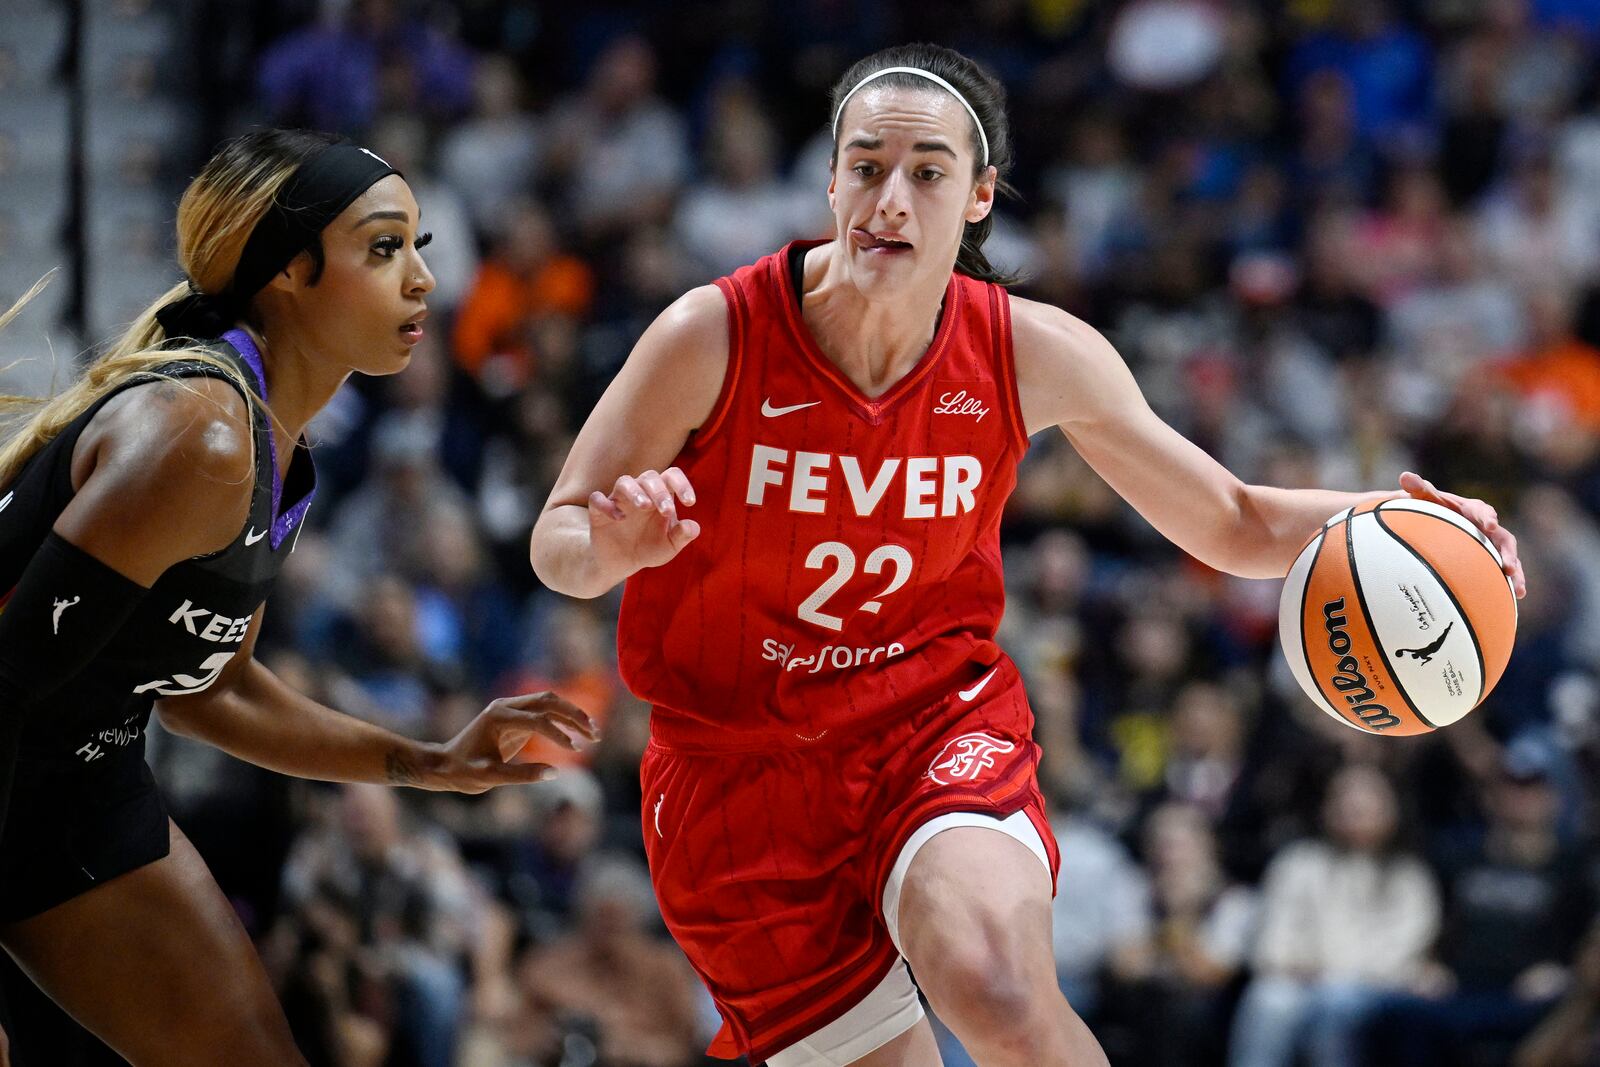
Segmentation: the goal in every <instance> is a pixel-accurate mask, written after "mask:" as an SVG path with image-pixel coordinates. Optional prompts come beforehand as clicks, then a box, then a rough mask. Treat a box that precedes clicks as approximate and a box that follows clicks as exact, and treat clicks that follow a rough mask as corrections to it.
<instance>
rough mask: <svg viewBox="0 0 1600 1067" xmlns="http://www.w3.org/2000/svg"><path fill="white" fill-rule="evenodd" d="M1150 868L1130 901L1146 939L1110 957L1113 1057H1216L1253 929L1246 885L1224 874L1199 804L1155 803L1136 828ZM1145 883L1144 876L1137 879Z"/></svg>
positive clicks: (1176, 1060) (1150, 1061)
mask: <svg viewBox="0 0 1600 1067" xmlns="http://www.w3.org/2000/svg"><path fill="white" fill-rule="evenodd" d="M1144 860H1145V866H1146V868H1147V869H1148V871H1149V876H1148V880H1147V881H1146V883H1145V887H1144V890H1143V892H1142V893H1140V894H1138V895H1137V897H1136V899H1139V900H1141V901H1143V902H1144V903H1145V904H1146V906H1147V907H1148V908H1149V914H1148V915H1147V916H1146V918H1145V920H1144V923H1143V926H1144V931H1145V937H1144V939H1143V940H1142V941H1140V942H1137V943H1135V944H1133V945H1131V946H1129V947H1128V948H1125V949H1124V950H1123V951H1122V952H1121V953H1119V954H1118V955H1116V956H1113V957H1112V959H1111V961H1110V964H1111V975H1112V977H1113V979H1114V981H1115V982H1116V983H1117V988H1118V994H1117V995H1116V996H1115V997H1114V998H1112V999H1114V1001H1115V1002H1116V1004H1117V1009H1116V1016H1115V1021H1114V1022H1113V1021H1110V1020H1108V1026H1109V1027H1110V1029H1111V1031H1112V1032H1113V1033H1116V1034H1117V1038H1116V1040H1117V1042H1118V1044H1119V1046H1120V1047H1119V1051H1120V1052H1121V1055H1119V1056H1118V1057H1117V1062H1118V1063H1126V1064H1129V1065H1132V1067H1144V1065H1148V1067H1186V1065H1195V1067H1199V1065H1202V1064H1213V1063H1218V1062H1220V1061H1221V1060H1222V1055H1223V1047H1224V1038H1225V1037H1226V1035H1227V1020H1228V1014H1229V1010H1230V1009H1231V1007H1232V993H1233V983H1234V980H1235V979H1236V978H1237V976H1238V975H1239V973H1240V971H1241V969H1242V968H1243V966H1244V964H1245V961H1246V957H1247V955H1248V952H1249V948H1250V944H1251V941H1252V940H1253V937H1254V934H1255V924H1256V910H1257V902H1256V896H1255V893H1254V891H1253V890H1250V889H1248V888H1245V887H1244V886H1241V885H1237V884H1234V883H1232V882H1230V881H1229V879H1228V877H1227V875H1226V874H1225V873H1224V871H1223V869H1222V863H1221V859H1220V856H1219V855H1218V852H1217V842H1216V838H1215V836H1214V835H1213V834H1212V831H1211V827H1210V825H1209V824H1208V823H1207V820H1206V817H1205V814H1204V813H1203V812H1202V811H1200V810H1199V809H1198V808H1194V807H1190V806H1187V805H1184V804H1179V803H1168V804H1163V805H1162V806H1161V807H1159V808H1157V809H1156V810H1155V811H1154V812H1152V813H1151V815H1150V817H1149V819H1148V820H1147V821H1146V823H1145V829H1144ZM1141 880H1143V879H1141Z"/></svg>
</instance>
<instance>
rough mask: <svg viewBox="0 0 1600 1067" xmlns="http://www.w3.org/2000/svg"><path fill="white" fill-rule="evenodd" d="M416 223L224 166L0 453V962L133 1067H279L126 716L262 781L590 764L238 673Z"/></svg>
mask: <svg viewBox="0 0 1600 1067" xmlns="http://www.w3.org/2000/svg"><path fill="white" fill-rule="evenodd" d="M419 216H420V212H419V209H418V207H417V204H416V202H415V200H414V199H413V198H412V195H411V191H410V189H409V188H408V187H407V185H406V182H405V180H404V178H403V177H402V176H401V175H400V174H399V173H398V172H396V171H395V170H394V169H393V168H391V167H390V166H389V165H388V164H387V163H385V162H384V161H383V160H381V159H379V158H378V157H377V156H375V155H373V154H372V153H370V152H368V151H367V150H366V149H363V148H358V147H356V146H354V145H350V144H345V143H341V142H339V141H337V139H335V138H332V137H328V136H326V135H321V134H314V133H309V132H303V131H272V130H269V131H262V132H257V133H252V134H249V135H246V136H244V137H241V138H239V139H237V140H235V141H232V142H230V143H229V144H227V145H226V146H224V147H223V148H222V149H221V150H220V151H219V152H218V154H217V155H216V156H215V157H214V158H213V159H212V160H211V161H210V162H209V163H207V165H206V167H205V168H204V170H203V171H202V172H201V174H200V175H199V176H198V177H197V178H196V179H195V180H194V182H193V183H191V185H190V186H189V188H188V190H187V191H186V192H185V194H184V197H183V200H182V202H181V204H180V206H179V211H178V245H179V258H180V261H181V263H182V266H183V268H184V270H185V273H186V274H187V276H188V279H187V280H186V282H185V283H184V284H182V285H180V286H178V287H175V288H174V289H173V290H172V291H170V292H169V293H168V294H167V295H166V297H165V298H163V300H162V301H160V302H159V303H158V304H157V305H155V306H153V307H152V308H151V309H150V310H149V311H148V312H146V314H145V315H144V316H142V317H141V318H140V319H139V320H138V321H136V322H135V323H134V325H133V326H132V327H131V329H130V331H129V333H128V335H127V336H126V337H124V338H123V339H122V340H121V341H120V342H118V343H117V344H115V345H113V346H112V347H111V349H110V350H109V351H108V352H107V353H106V354H105V355H103V356H102V357H100V358H99V359H98V360H96V361H95V362H94V363H93V364H91V365H90V367H89V368H88V369H87V371H86V373H85V374H84V376H83V377H82V378H81V379H80V380H79V381H78V382H76V383H75V384H74V385H73V386H71V387H70V388H69V389H67V390H66V391H65V392H63V393H62V394H61V395H59V396H57V397H56V398H54V399H53V400H51V401H49V402H47V403H44V404H43V405H42V406H41V407H38V409H37V410H36V411H34V412H33V413H32V414H31V415H30V416H28V417H27V418H26V419H25V420H24V421H23V422H22V424H21V425H20V426H19V427H17V428H15V429H14V430H13V433H12V434H11V436H10V437H9V438H8V439H7V440H6V441H5V443H4V444H3V445H0V590H5V591H7V593H6V600H5V603H4V611H3V613H0V945H3V946H4V947H5V949H6V950H7V951H8V952H9V953H10V954H11V955H12V956H13V957H14V958H15V959H16V960H17V962H18V963H19V964H20V965H21V967H22V969H23V970H24V971H25V972H26V973H27V974H28V975H29V976H30V977H31V978H32V979H33V980H34V982H36V983H37V984H38V985H39V986H40V987H41V988H42V989H43V990H44V991H45V992H46V993H48V994H49V995H50V996H51V997H52V998H54V999H55V1000H56V1001H57V1002H58V1003H59V1004H60V1005H61V1006H62V1007H64V1008H65V1009H66V1010H67V1011H68V1012H69V1013H71V1014H72V1015H73V1016H74V1017H75V1018H76V1019H77V1020H78V1021H79V1022H80V1023H81V1024H82V1025H83V1026H85V1027H87V1028H88V1029H89V1030H90V1031H92V1032H93V1033H94V1034H96V1035H97V1036H98V1037H99V1038H100V1039H102V1040H103V1041H105V1042H106V1043H107V1044H108V1045H110V1046H111V1047H112V1048H113V1049H115V1050H116V1051H117V1052H118V1053H119V1054H120V1055H122V1056H124V1057H126V1058H127V1059H128V1060H129V1061H131V1062H132V1063H134V1064H196V1065H198V1064H217V1063H223V1062H226V1063H228V1064H230V1065H261V1067H266V1065H269V1064H270V1065H273V1067H281V1065H285V1064H296V1063H303V1062H304V1060H303V1059H302V1058H301V1056H300V1054H299V1053H298V1052H297V1051H296V1049H295V1047H294V1044H293V1041H292V1039H291V1037H290V1035H289V1028H288V1025H287V1023H286V1021H285V1019H284V1016H283V1013H282V1010H281V1009H280V1007H279V1006H278V1003H277V1001H276V998H275V997H274V995H273V992H272V990H271V988H270V986H269V985H268V982H267V978H266V975H265V973H264V972H263V970H262V967H261V964H260V962H259V961H258V959H257V958H256V955H255V952H254V950H253V948H252V946H251V944H250V941H249V939H248V937H247V936H246V934H245V932H244V929H243V928H242V927H241V925H240V923H239V921H238V920H237V919H236V918H235V916H234V914H233V912H232V910H231V908H230V907H229V905H228V903H227V901H226V900H225V899H224V898H223V896H222V894H221V892H220V891H219V890H218V888H217V885H216V883H215V881H214V880H213V879H212V878H211V876H210V874H209V872H208V871H207V870H206V867H205V865H204V863H203V862H202V861H201V859H200V857H199V856H198V855H197V854H196V852H195V850H194V849H193V847H192V846H191V845H190V844H189V842H188V841H187V840H186V839H185V838H184V836H183V834H182V833H181V832H180V831H179V830H178V829H177V828H176V827H175V826H174V825H173V824H172V823H171V822H170V820H169V819H168V817H167V815H166V812H165V810H164V809H163V807H162V802H161V798H160V795H159V793H158V792H157V789H156V786H155V784H154V782H153V781H152V778H151V774H150V771H149V768H148V766H147V765H146V764H145V762H144V759H143V747H144V730H145V727H146V725H147V723H148V721H149V716H150V713H151V710H152V707H154V708H155V709H157V710H159V711H160V713H161V717H162V721H163V724H164V725H165V726H167V727H168V728H170V729H172V730H174V731H176V732H178V733H181V734H185V735H187V736H190V737H194V738H198V739H201V740H204V741H208V742H210V743H212V744H214V745H217V746H218V747H219V748H222V749H224V750H225V751H227V752H230V753H232V754H233V755H235V756H238V757H240V758H242V759H245V760H248V761H250V762H252V763H256V764H258V765H260V766H263V767H267V768H270V769H273V770H277V771H280V772H282V773H285V774H291V775H298V776H301V777H307V778H317V779H322V780H326V781H336V782H390V783H395V784H401V785H408V786H416V787H420V788H424V789H437V790H454V791H460V792H481V791H483V790H486V789H489V788H493V787H495V786H498V785H502V784H508V783H518V782H532V781H536V780H538V779H540V778H541V777H544V776H546V775H547V774H548V773H549V768H548V767H543V766H540V765H532V764H520V763H512V762H507V760H509V759H511V758H512V757H513V756H514V755H515V754H516V753H517V752H519V751H520V750H521V748H522V746H523V745H524V743H525V742H527V741H528V740H529V739H530V738H532V737H533V736H534V735H535V734H540V735H545V736H548V737H550V738H552V739H553V740H555V741H557V742H558V743H564V744H566V745H568V746H571V745H573V743H574V742H573V737H574V736H577V737H586V738H593V737H594V730H593V727H592V725H591V724H590V722H589V721H588V719H587V718H586V717H585V716H584V715H583V713H582V712H581V711H579V710H578V709H577V708H575V707H573V706H572V705H570V704H568V703H566V702H565V701H562V700H560V699H559V698H557V697H555V696H554V695H552V694H548V693H545V694H539V695H535V696H524V697H514V698H508V699H504V700H499V701H496V702H495V703H493V704H491V705H490V706H489V707H488V708H487V709H485V710H484V711H483V712H482V713H481V714H480V715H479V716H478V717H477V718H476V719H475V720H474V721H473V722H472V723H471V724H470V725H469V726H467V727H466V728H465V729H464V730H463V731H462V732H461V733H460V734H459V735H458V736H456V737H455V738H454V739H452V740H451V741H449V742H446V743H443V744H428V743H422V742H417V741H414V740H411V739H407V738H403V737H400V736H397V735H395V734H392V733H390V732H388V731H386V730H383V729H380V728H379V727H377V726H374V725H371V724H369V723H365V722H362V721H359V720H357V719H354V718H351V717H349V716H346V715H342V714H340V713H338V712H335V711H333V710H332V709H329V708H326V707H322V706H321V705H319V704H317V703H315V702H313V701H311V700H310V699H308V698H306V697H304V696H302V695H301V694H299V693H297V692H295V691H294V690H292V689H290V688H289V687H287V686H286V685H285V684H284V683H283V682H281V681H279V680H278V679H277V678H276V677H275V676H274V675H273V674H272V672H270V671H269V670H267V669H266V668H265V667H264V666H262V664H261V663H260V662H258V661H257V660H255V659H254V658H253V657H252V651H253V649H254V646H255V642H256V636H257V634H258V633H259V632H260V628H261V620H262V611H263V606H264V601H265V599H266V597H267V594H268V593H269V592H270V590H271V588H272V585H273V582H274V580H275V578H276V576H277V574H278V571H279V569H280V568H281V566H282V564H283V561H284V560H285V558H286V557H287V556H288V554H289V553H290V552H292V551H293V549H294V544H295V539H296V537H297V536H298V534H299V529H300V524H301V522H302V521H303V519H304V516H305V513H306V508H307V507H308V505H309V504H310V503H311V499H312V496H313V494H314V492H315V484H314V482H315V479H314V476H313V471H312V466H311V457H310V455H309V453H308V450H307V446H306V443H305V441H304V439H303V438H302V437H301V431H302V430H303V429H304V427H305V425H306V423H307V422H308V421H309V420H310V419H311V418H312V416H313V415H315V414H316V412H317V411H318V410H319V409H321V408H322V406H323V405H324V404H326V403H327V401H328V399H329V398H330V397H331V396H332V395H333V393H334V391H335V390H336V389H337V388H338V387H339V385H340V383H342V382H343V381H344V380H345V378H347V377H348V376H349V375H350V374H351V373H352V372H356V373H363V374H392V373H394V372H396V371H399V370H401V369H402V368H403V367H405V365H406V363H407V360H408V359H409V355H410V351H411V347H412V346H413V345H414V344H415V343H416V342H417V340H418V339H419V338H420V337H421V336H422V329H423V327H422V322H423V318H424V316H425V315H426V297H427V294H428V292H429V290H431V289H432V288H433V284H434V283H433V277H432V275H430V274H429V272H428V268H427V266H426V265H425V264H424V263H423V261H422V257H421V255H420V253H419V249H420V248H421V246H422V245H423V244H425V243H426V241H427V237H426V235H421V236H419V235H418V233H417V225H418V222H419V221H420V219H419ZM0 325H3V322H0ZM5 403H6V404H8V405H9V406H12V407H13V408H15V407H16V406H18V405H19V404H20V403H21V401H19V400H18V398H8V399H7V400H6V401H5ZM8 794H9V799H10V808H9V814H8V815H7V814H5V813H4V801H5V799H6V797H7V795H8ZM24 1067H31V1065H24Z"/></svg>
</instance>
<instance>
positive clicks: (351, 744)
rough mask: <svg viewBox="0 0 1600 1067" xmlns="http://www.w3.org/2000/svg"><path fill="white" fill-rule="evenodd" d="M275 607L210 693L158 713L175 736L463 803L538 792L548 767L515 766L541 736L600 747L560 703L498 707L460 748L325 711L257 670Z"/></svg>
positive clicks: (277, 766) (300, 774)
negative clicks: (500, 790) (526, 786)
mask: <svg viewBox="0 0 1600 1067" xmlns="http://www.w3.org/2000/svg"><path fill="white" fill-rule="evenodd" d="M264 614H265V605H263V606H262V607H261V608H258V609H257V610H256V613H255V618H254V619H253V620H252V621H251V623H250V629H249V630H248V631H246V633H245V639H244V642H243V643H242V644H241V645H240V647H239V651H238V653H236V654H235V655H234V657H233V659H232V660H231V661H229V663H228V665H227V666H226V667H224V668H223V670H222V673H221V674H220V675H218V677H217V680H216V681H215V682H214V683H213V684H212V685H211V687H210V688H208V689H206V690H204V691H202V692H199V693H193V694H189V695H186V696H175V697H165V698H163V699H161V700H159V701H157V703H156V711H157V712H158V713H159V714H160V716H161V722H162V724H163V725H164V726H166V727H167V728H168V729H170V730H172V731H173V732H174V733H178V734H182V735H183V736H185V737H191V738H194V739H195V740H197V741H204V742H206V743H207V744H211V745H215V746H216V747H217V748H220V749H222V750H223V751H224V752H227V753H229V754H230V755H233V756H237V757H238V758H240V759H242V760H245V761H246V762H248V763H254V764H255V765H256V766H258V767H266V768H267V769H269V770H274V771H277V772H279V773H280V774H288V775H293V776H294V777H296V778H314V779H317V780H319V781H324V782H374V783H380V784H389V785H409V786H415V787H417V788H419V789H434V790H442V791H449V792H456V793H481V792H484V791H485V790H488V789H493V788H494V787H495V786H500V785H516V784H520V783H526V782H537V781H540V780H542V779H544V778H547V777H549V776H550V775H551V774H552V773H553V771H552V770H551V769H550V767H549V765H548V764H543V763H519V762H514V759H515V757H516V755H517V754H518V753H519V752H521V751H522V748H523V746H524V745H526V744H527V743H528V741H530V740H531V739H532V738H533V737H535V736H542V737H547V738H549V739H551V740H552V741H555V742H556V743H557V744H559V745H562V746H563V747H565V748H568V749H573V748H576V747H577V744H576V741H575V738H582V739H584V740H588V741H595V740H598V739H599V734H598V733H597V732H596V730H595V726H594V723H593V722H592V721H590V719H589V716H588V715H586V714H584V712H583V711H582V709H580V708H578V707H576V706H575V705H573V704H570V703H568V702H567V701H565V700H563V699H561V698H560V697H558V696H556V695H555V694H554V693H530V694H526V695H523V696H515V697H505V698H502V699H500V700H496V701H494V702H492V703H491V704H490V705H489V706H488V707H486V708H484V709H483V711H481V712H479V713H478V716H477V717H476V718H475V719H473V720H472V722H470V723H468V724H467V726H466V727H465V728H464V729H463V730H462V731H461V732H460V733H459V734H457V735H456V736H455V737H454V738H452V739H450V740H449V741H446V742H442V743H432V742H426V741H417V740H414V739H412V738H409V737H402V736H401V735H399V734H396V733H393V732H391V731H389V730H385V729H383V728H382V727H381V726H377V725H375V724H373V723H369V722H365V721H363V720H361V719H357V718H355V717H354V716H352V715H346V714H344V713H343V712H340V711H336V710H334V709H333V708H330V707H326V706H325V705H322V704H319V703H317V702H316V701H315V700H312V699H311V698H310V697H308V696H306V695H304V694H303V693H301V692H299V691H298V690H296V689H293V688H292V687H290V686H289V685H288V684H286V683H285V682H284V681H283V680H282V679H281V678H279V677H278V676H277V675H275V674H273V673H272V671H271V670H269V669H268V668H267V667H266V666H265V665H264V664H262V663H261V662H260V661H259V660H257V659H256V658H255V657H254V655H253V653H254V650H255V643H256V635H257V634H259V633H260V632H261V619H262V616H263V615H264Z"/></svg>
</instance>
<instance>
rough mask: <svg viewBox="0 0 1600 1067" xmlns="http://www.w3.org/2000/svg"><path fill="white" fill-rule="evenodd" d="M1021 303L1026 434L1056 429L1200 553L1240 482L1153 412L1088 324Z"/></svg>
mask: <svg viewBox="0 0 1600 1067" xmlns="http://www.w3.org/2000/svg"><path fill="white" fill-rule="evenodd" d="M1017 305H1022V307H1019V308H1017V314H1016V323H1017V325H1016V331H1015V335H1016V345H1017V348H1016V364H1017V383H1018V391H1019V393H1020V394H1021V400H1022V409H1023V417H1024V420H1025V421H1026V422H1027V426H1028V430H1029V432H1030V433H1031V432H1033V431H1036V430H1039V429H1043V428H1044V427H1046V426H1049V425H1055V426H1059V427H1060V429H1061V432H1062V433H1064V434H1066V436H1067V438H1068V440H1070V441H1071V442H1072V444H1073V447H1074V448H1076V449H1077V451H1078V453H1079V455H1081V456H1082V457H1083V459H1084V461H1085V462H1086V463H1088V464H1089V466H1090V467H1092V468H1094V470H1095V473H1097V474H1099V475H1100V477H1102V478H1104V479H1105V481H1106V483H1107V484H1108V485H1110V486H1111V488H1112V489H1114V490H1116V491H1117V493H1118V494H1120V495H1121V496H1122V498H1123V499H1124V500H1126V501H1127V502H1128V503H1129V504H1131V505H1132V506H1133V507H1134V509H1135V510H1136V511H1138V512H1139V513H1140V514H1141V515H1143V516H1144V517H1145V518H1146V519H1147V520H1148V521H1149V522H1150V523H1151V525H1153V526H1155V527H1156V529H1158V530H1160V531H1161V532H1162V533H1163V534H1165V535H1166V536H1167V537H1168V538H1169V539H1171V540H1172V541H1174V542H1175V543H1177V544H1178V545H1179V546H1180V547H1182V548H1185V549H1187V550H1188V551H1190V552H1194V553H1195V554H1197V555H1201V557H1202V558H1204V557H1205V554H1206V553H1207V552H1208V551H1209V547H1210V544H1211V541H1212V540H1214V535H1215V534H1216V532H1217V531H1218V530H1221V529H1224V528H1225V527H1226V526H1227V524H1228V522H1229V521H1230V519H1231V518H1232V515H1233V510H1234V509H1235V508H1236V506H1237V501H1238V492H1239V490H1240V489H1241V485H1240V483H1239V480H1238V479H1237V478H1235V477H1234V476H1233V474H1231V473H1230V472H1229V471H1228V470H1227V468H1225V467H1223V466H1222V465H1221V464H1220V463H1218V462H1217V461H1216V460H1215V459H1213V458H1212V457H1211V456H1209V455H1207V454H1206V452H1205V451H1204V450H1203V449H1201V448H1199V447H1198V446H1197V445H1195V444H1194V443H1193V442H1192V441H1190V440H1188V439H1187V438H1185V437H1184V436H1183V435H1182V434H1180V433H1178V431H1176V430H1174V429H1173V428H1172V427H1171V426H1169V425H1168V424H1167V423H1166V422H1165V420H1163V419H1162V418H1161V417H1160V416H1159V415H1157V414H1156V413H1155V411H1153V410H1152V409H1151V407H1150V405H1149V403H1148V402H1147V401H1146V400H1145V398H1144V393H1143V392H1142V391H1141V390H1140V389H1139V384H1138V382H1137V381H1136V380H1135V379H1134V377H1133V373H1132V372H1131V371H1130V370H1129V369H1128V366H1127V364H1126V363H1124V362H1123V360H1122V357H1121V356H1120V355H1118V354H1117V351H1116V349H1114V348H1113V347H1112V346H1111V345H1110V343H1109V342H1107V341H1106V340H1105V338H1103V337H1101V336H1100V334H1099V333H1098V332H1097V331H1095V330H1094V329H1093V328H1092V327H1089V326H1088V325H1086V324H1084V323H1082V322H1079V321H1078V320H1077V319H1074V318H1072V317H1071V316H1070V315H1067V314H1066V313H1065V312H1062V311H1060V310H1058V309H1055V308H1049V307H1046V306H1044V305H1039V304H1030V303H1029V302H1027V301H1015V302H1013V306H1014V307H1017Z"/></svg>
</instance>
